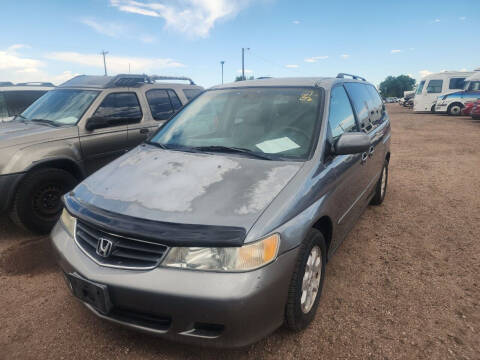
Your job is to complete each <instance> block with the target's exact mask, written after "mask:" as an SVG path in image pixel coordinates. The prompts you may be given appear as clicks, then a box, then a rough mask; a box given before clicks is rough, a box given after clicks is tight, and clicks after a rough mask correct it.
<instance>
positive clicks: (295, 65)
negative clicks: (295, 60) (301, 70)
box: [285, 64, 299, 69]
mask: <svg viewBox="0 0 480 360" xmlns="http://www.w3.org/2000/svg"><path fill="white" fill-rule="evenodd" d="M285 67H286V68H289V69H296V68H298V67H299V66H298V65H297V64H288V65H285Z"/></svg>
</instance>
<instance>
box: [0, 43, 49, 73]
mask: <svg viewBox="0 0 480 360" xmlns="http://www.w3.org/2000/svg"><path fill="white" fill-rule="evenodd" d="M26 47H28V46H27V45H23V44H15V45H12V46H10V47H8V48H7V49H6V50H0V70H13V71H25V69H29V70H28V71H29V72H33V71H34V69H38V68H40V67H42V66H45V64H44V63H43V62H42V61H40V60H36V59H31V58H27V57H23V56H22V55H20V54H18V52H17V50H19V49H22V48H26Z"/></svg>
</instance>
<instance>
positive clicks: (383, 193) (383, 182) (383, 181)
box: [380, 167, 387, 197]
mask: <svg viewBox="0 0 480 360" xmlns="http://www.w3.org/2000/svg"><path fill="white" fill-rule="evenodd" d="M385 190H387V168H386V167H383V171H382V187H381V189H380V191H381V193H380V195H382V197H383V196H384V195H385Z"/></svg>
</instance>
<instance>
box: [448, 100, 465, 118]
mask: <svg viewBox="0 0 480 360" xmlns="http://www.w3.org/2000/svg"><path fill="white" fill-rule="evenodd" d="M462 108H463V105H462V104H459V103H453V104H451V105H450V106H449V107H448V109H447V114H448V115H452V116H458V115H461V113H462Z"/></svg>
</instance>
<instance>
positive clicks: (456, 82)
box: [448, 78, 465, 89]
mask: <svg viewBox="0 0 480 360" xmlns="http://www.w3.org/2000/svg"><path fill="white" fill-rule="evenodd" d="M464 85H465V78H451V79H450V82H449V83H448V88H449V89H463V86H464Z"/></svg>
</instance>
